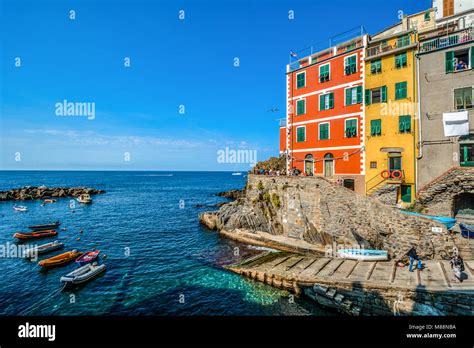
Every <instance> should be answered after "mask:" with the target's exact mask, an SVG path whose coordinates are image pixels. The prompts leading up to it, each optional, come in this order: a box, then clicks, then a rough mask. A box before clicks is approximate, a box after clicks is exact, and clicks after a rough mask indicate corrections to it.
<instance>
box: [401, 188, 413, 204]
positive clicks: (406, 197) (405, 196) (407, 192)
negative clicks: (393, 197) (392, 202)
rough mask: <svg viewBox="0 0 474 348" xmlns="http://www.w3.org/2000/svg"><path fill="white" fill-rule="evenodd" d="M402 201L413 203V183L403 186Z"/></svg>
mask: <svg viewBox="0 0 474 348" xmlns="http://www.w3.org/2000/svg"><path fill="white" fill-rule="evenodd" d="M401 196H402V201H403V202H405V203H411V185H402V186H401Z"/></svg>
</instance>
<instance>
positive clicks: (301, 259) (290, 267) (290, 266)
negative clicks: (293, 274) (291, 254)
mask: <svg viewBox="0 0 474 348" xmlns="http://www.w3.org/2000/svg"><path fill="white" fill-rule="evenodd" d="M304 259H305V258H304V257H302V258H300V259H299V260H296V262H293V263H292V264H291V265H289V266H286V271H289V270H290V269H292V268H293V267H295V266H296V265H297V264H299V263H300V262H301V261H303V260H304Z"/></svg>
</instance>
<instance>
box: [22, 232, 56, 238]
mask: <svg viewBox="0 0 474 348" xmlns="http://www.w3.org/2000/svg"><path fill="white" fill-rule="evenodd" d="M57 234H58V232H56V231H55V230H44V231H33V232H26V233H22V232H17V233H15V234H14V235H13V237H14V238H18V239H34V238H44V237H52V236H56V235H57Z"/></svg>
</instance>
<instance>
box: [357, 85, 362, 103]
mask: <svg viewBox="0 0 474 348" xmlns="http://www.w3.org/2000/svg"><path fill="white" fill-rule="evenodd" d="M360 103H362V86H357V104H360Z"/></svg>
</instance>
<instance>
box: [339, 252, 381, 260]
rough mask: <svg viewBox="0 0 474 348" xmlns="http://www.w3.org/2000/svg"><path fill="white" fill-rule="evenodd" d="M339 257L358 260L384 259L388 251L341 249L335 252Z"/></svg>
mask: <svg viewBox="0 0 474 348" xmlns="http://www.w3.org/2000/svg"><path fill="white" fill-rule="evenodd" d="M337 254H338V256H339V257H342V258H344V259H350V260H360V261H385V260H388V252H387V251H386V250H369V249H342V250H338V252H337Z"/></svg>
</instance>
